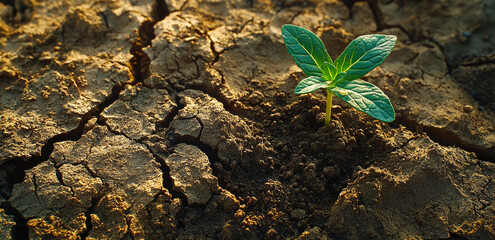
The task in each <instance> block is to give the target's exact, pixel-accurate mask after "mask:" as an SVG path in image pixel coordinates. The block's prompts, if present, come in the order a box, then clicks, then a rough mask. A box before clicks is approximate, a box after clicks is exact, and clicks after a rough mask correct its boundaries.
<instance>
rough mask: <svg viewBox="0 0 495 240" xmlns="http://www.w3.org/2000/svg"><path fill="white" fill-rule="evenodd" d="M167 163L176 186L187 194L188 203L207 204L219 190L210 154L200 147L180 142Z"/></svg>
mask: <svg viewBox="0 0 495 240" xmlns="http://www.w3.org/2000/svg"><path fill="white" fill-rule="evenodd" d="M165 163H166V164H167V166H168V167H169V168H170V177H171V178H172V181H173V184H174V188H175V189H177V190H178V191H180V192H182V193H183V194H184V195H186V197H187V203H188V204H206V203H207V202H208V200H210V198H211V195H212V194H213V193H214V192H217V191H218V189H219V187H218V179H217V177H215V176H213V174H212V170H211V166H210V161H209V160H208V156H207V155H206V154H205V153H204V152H202V151H201V150H200V149H199V148H197V147H195V146H191V145H187V144H179V145H177V146H175V147H174V153H172V155H170V156H169V157H168V158H167V159H166V160H165Z"/></svg>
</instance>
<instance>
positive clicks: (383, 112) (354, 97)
mask: <svg viewBox="0 0 495 240" xmlns="http://www.w3.org/2000/svg"><path fill="white" fill-rule="evenodd" d="M330 91H331V92H332V93H333V94H334V95H335V96H337V97H339V98H341V99H342V100H344V101H346V102H347V103H349V105H351V106H352V107H355V108H356V109H357V110H359V111H362V112H364V113H366V114H368V115H370V116H372V117H374V118H376V119H378V120H382V121H384V122H392V121H394V120H395V111H394V107H393V106H392V104H391V103H390V99H388V97H387V96H386V95H385V93H383V92H382V90H380V89H379V88H378V87H376V86H375V85H373V84H371V83H368V82H365V81H363V80H354V81H350V82H349V81H344V82H341V83H337V85H336V86H335V87H334V88H332V89H331V90H330Z"/></svg>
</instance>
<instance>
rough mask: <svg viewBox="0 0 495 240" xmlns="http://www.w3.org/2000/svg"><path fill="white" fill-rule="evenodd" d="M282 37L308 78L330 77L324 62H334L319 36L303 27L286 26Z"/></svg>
mask: <svg viewBox="0 0 495 240" xmlns="http://www.w3.org/2000/svg"><path fill="white" fill-rule="evenodd" d="M282 37H283V39H284V42H285V47H286V48H287V51H288V52H289V54H290V55H291V56H292V57H293V58H294V60H295V61H296V64H297V66H299V68H301V69H302V70H303V72H304V74H306V76H308V77H310V76H320V77H321V76H324V75H328V69H327V67H326V66H325V64H324V62H329V63H333V62H332V59H331V58H330V56H329V55H328V53H327V50H326V49H325V46H324V45H323V42H321V40H320V38H318V36H316V35H315V34H314V33H312V32H311V31H309V30H306V29H304V28H302V27H298V26H294V25H284V26H282Z"/></svg>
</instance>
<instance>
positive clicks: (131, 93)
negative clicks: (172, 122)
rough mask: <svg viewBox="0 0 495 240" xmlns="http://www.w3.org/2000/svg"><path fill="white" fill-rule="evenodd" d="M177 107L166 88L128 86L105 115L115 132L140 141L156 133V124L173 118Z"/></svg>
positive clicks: (104, 112) (104, 118)
mask: <svg viewBox="0 0 495 240" xmlns="http://www.w3.org/2000/svg"><path fill="white" fill-rule="evenodd" d="M176 107H177V106H176V104H175V103H174V102H173V101H172V99H171V98H170V95H169V94H168V92H167V91H166V90H162V89H149V88H146V87H143V86H141V85H140V84H139V85H136V86H130V85H128V86H126V88H125V89H124V91H122V92H121V93H120V95H119V99H118V100H117V101H116V102H114V103H113V104H112V105H110V106H109V107H108V108H106V109H105V110H104V111H103V112H102V113H101V117H102V119H103V120H104V121H105V123H106V124H107V125H108V126H109V128H110V129H111V130H112V131H115V132H119V133H122V134H124V135H125V136H127V137H129V138H131V139H134V140H139V139H142V138H143V137H145V136H147V135H151V134H152V133H154V132H156V125H157V124H158V123H160V122H164V121H166V120H167V119H168V118H170V117H171V115H172V112H173V111H174V109H175V108H176Z"/></svg>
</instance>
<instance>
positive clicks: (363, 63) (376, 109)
mask: <svg viewBox="0 0 495 240" xmlns="http://www.w3.org/2000/svg"><path fill="white" fill-rule="evenodd" d="M282 37H283V38H284V42H285V46H286V47H287V51H288V52H289V54H290V55H291V56H292V57H293V58H294V60H295V61H296V64H297V66H298V67H299V68H301V69H302V71H303V72H304V74H306V76H307V78H305V79H303V80H301V81H300V82H299V84H298V85H297V86H296V89H295V90H294V93H295V94H304V93H310V92H313V91H316V90H318V89H320V88H324V89H326V92H327V106H326V113H325V125H327V126H328V125H330V114H331V110H332V96H333V95H335V96H337V97H339V98H340V99H342V100H344V101H345V102H347V103H348V104H349V105H351V106H352V107H354V108H356V109H357V110H359V111H362V112H364V113H366V114H368V115H370V116H372V117H374V118H376V119H378V120H381V121H384V122H392V121H394V120H395V111H394V107H392V104H391V103H390V99H389V98H388V97H387V95H385V93H383V92H382V90H380V89H379V88H378V87H376V86H375V85H373V84H371V83H368V82H365V81H363V80H360V79H359V78H360V77H362V76H364V75H365V74H367V73H369V72H370V71H371V70H373V69H374V68H376V67H377V66H379V65H380V64H381V63H382V62H383V60H385V58H386V57H387V56H388V55H389V54H390V52H391V51H392V49H393V48H394V46H395V42H396V41H397V37H396V36H393V35H379V34H372V35H363V36H360V37H358V38H356V39H354V40H353V41H352V42H351V43H350V44H349V45H348V46H347V48H346V49H345V50H344V52H342V54H340V56H339V57H338V58H337V59H335V62H334V61H332V59H331V58H330V55H328V52H327V50H326V49H325V46H324V45H323V42H322V41H321V39H320V38H318V36H316V35H315V34H314V33H312V32H311V31H309V30H306V29H304V28H301V27H298V26H294V25H284V26H282Z"/></svg>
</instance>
